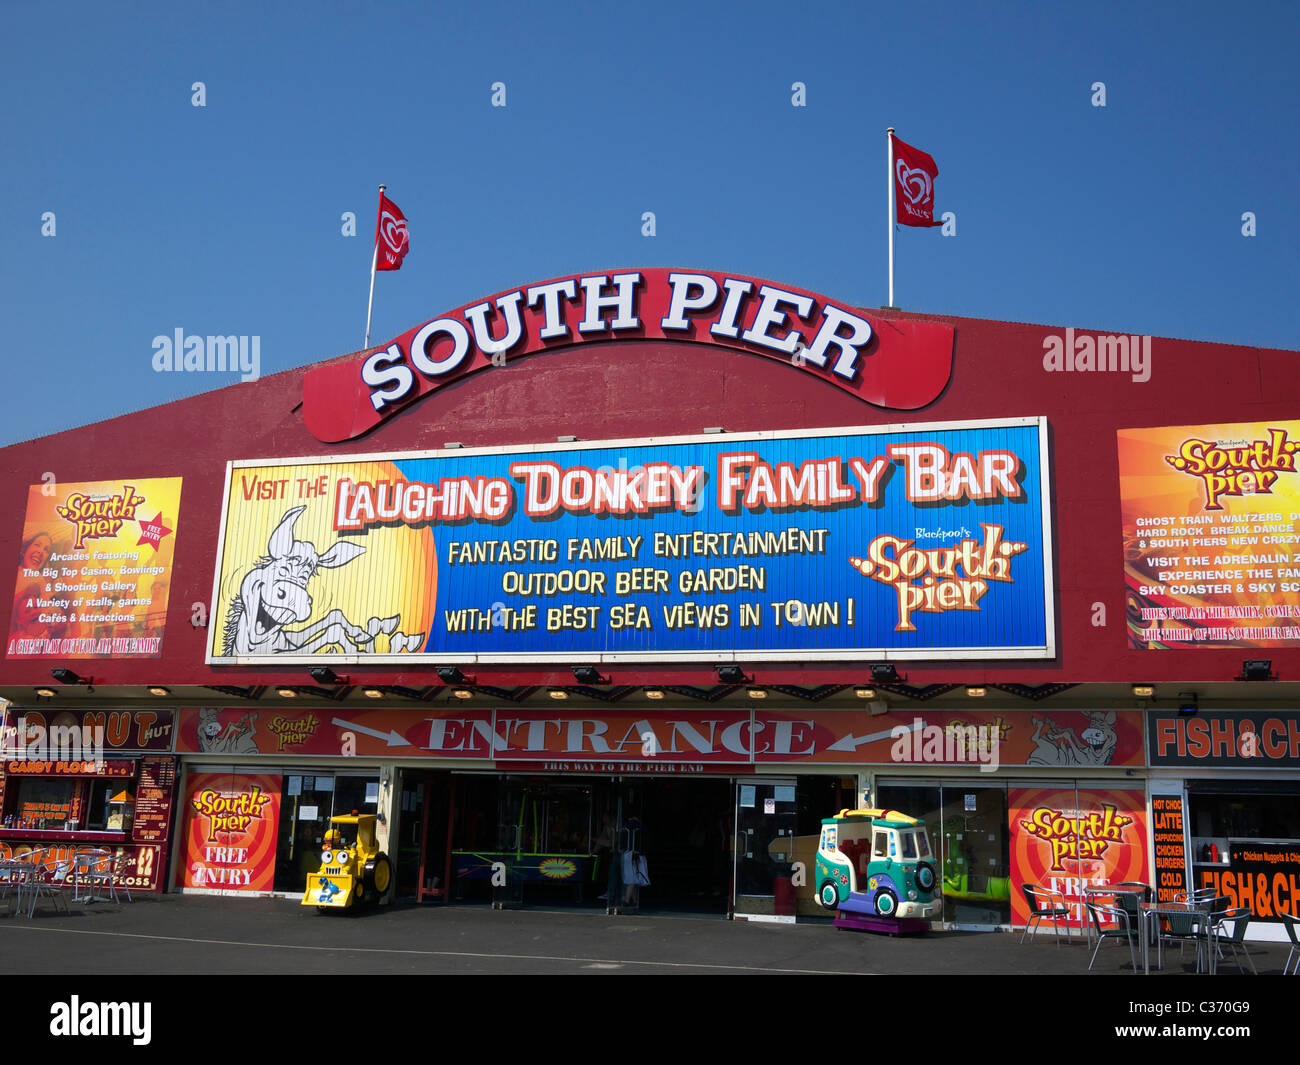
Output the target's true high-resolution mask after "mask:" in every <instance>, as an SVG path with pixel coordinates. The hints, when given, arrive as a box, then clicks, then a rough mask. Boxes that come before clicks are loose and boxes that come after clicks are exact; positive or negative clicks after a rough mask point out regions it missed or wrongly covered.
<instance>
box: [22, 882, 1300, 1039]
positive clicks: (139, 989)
mask: <svg viewBox="0 0 1300 1065" xmlns="http://www.w3.org/2000/svg"><path fill="white" fill-rule="evenodd" d="M0 914H3V915H2V916H0V973H4V974H7V979H5V980H4V982H3V985H2V986H3V992H4V993H3V995H0V1018H2V1019H3V1030H4V1036H5V1048H6V1051H14V1050H15V1049H16V1048H19V1047H31V1048H32V1049H33V1050H34V1051H35V1052H36V1053H48V1052H49V1051H51V1050H53V1051H54V1052H55V1054H56V1055H61V1056H66V1055H69V1054H71V1053H75V1052H76V1051H77V1050H78V1049H85V1050H91V1051H92V1052H97V1051H99V1050H101V1049H108V1046H109V1044H108V1043H107V1042H106V1041H104V1040H102V1039H99V1038H81V1039H73V1040H71V1041H70V1040H68V1039H66V1038H63V1037H62V1033H61V1032H56V1031H54V1029H55V1027H56V1026H57V1024H58V1023H60V1022H59V1020H58V1018H59V1017H61V1016H62V1017H68V1016H76V1015H78V1012H77V1011H81V1012H82V1014H84V1011H86V1010H87V1009H89V1010H90V1011H91V1016H92V1018H93V1016H94V1014H95V1011H96V1010H100V1009H101V1006H100V1004H102V1003H121V1004H123V1006H122V1008H129V1009H131V1010H133V1011H139V1012H140V1018H141V1025H142V1027H140V1028H139V1029H138V1030H139V1031H145V1030H146V1029H147V1031H148V1035H147V1038H148V1040H149V1045H147V1046H137V1045H134V1044H133V1043H132V1036H131V1035H125V1036H118V1037H116V1038H115V1039H114V1040H113V1042H115V1043H116V1044H118V1047H117V1049H114V1050H113V1051H112V1052H113V1053H114V1054H115V1055H116V1054H117V1053H118V1051H119V1050H120V1051H121V1052H123V1053H129V1054H130V1055H131V1056H132V1057H137V1056H139V1055H141V1054H145V1055H146V1056H147V1054H149V1053H153V1054H155V1055H157V1056H158V1057H159V1058H160V1059H161V1058H162V1057H163V1056H164V1055H165V1056H166V1059H167V1060H169V1061H175V1060H177V1059H178V1056H179V1057H182V1058H184V1059H189V1058H190V1057H193V1056H194V1053H195V1052H196V1051H198V1052H199V1056H200V1058H201V1059H204V1060H206V1057H207V1056H209V1055H210V1054H215V1053H216V1052H217V1048H218V1047H220V1048H223V1049H228V1050H233V1051H234V1053H235V1056H236V1057H238V1058H239V1059H240V1060H243V1059H244V1058H246V1057H248V1056H249V1054H250V1053H251V1054H252V1055H253V1056H254V1057H255V1058H264V1057H269V1056H271V1055H272V1054H278V1053H279V1051H280V1050H284V1051H286V1052H288V1053H291V1054H293V1055H294V1056H295V1057H301V1056H302V1053H303V1049H304V1047H312V1048H318V1047H319V1046H320V1045H321V1044H322V1039H325V1034H326V1033H327V1034H328V1039H326V1040H325V1041H326V1042H327V1043H332V1042H335V1041H337V1042H339V1043H340V1045H343V1046H348V1047H351V1046H353V1045H354V1043H355V1040H356V1039H358V1038H360V1039H361V1040H362V1043H364V1045H365V1047H366V1048H368V1050H367V1052H369V1050H371V1049H374V1047H380V1048H382V1047H392V1046H397V1045H404V1046H408V1048H409V1047H410V1046H413V1045H420V1046H423V1045H425V1044H427V1045H428V1047H429V1048H430V1053H433V1052H434V1049H433V1048H435V1047H437V1046H441V1045H443V1044H444V1043H445V1042H446V1037H447V1036H448V1035H449V1034H450V1033H452V1032H456V1033H459V1034H458V1035H457V1037H456V1040H453V1041H452V1043H451V1044H447V1045H448V1046H449V1047H450V1049H453V1050H456V1046H455V1043H456V1041H460V1042H462V1043H463V1041H464V1040H465V1039H466V1038H467V1035H466V1034H464V1033H469V1034H470V1035H472V1042H473V1045H475V1046H482V1047H486V1048H488V1049H489V1050H490V1049H492V1048H497V1049H500V1048H506V1052H513V1050H512V1049H511V1048H516V1047H517V1045H524V1046H526V1047H527V1048H530V1049H533V1050H547V1051H548V1052H549V1051H553V1050H554V1048H555V1047H556V1046H557V1045H567V1044H573V1045H579V1042H578V1041H579V1040H581V1041H584V1042H588V1041H590V1039H591V1037H593V1036H594V1037H595V1038H596V1039H597V1040H599V1041H604V1042H608V1041H609V1037H611V1036H612V1037H615V1038H617V1036H619V1035H622V1036H624V1037H625V1038H624V1042H625V1043H626V1042H627V1039H626V1037H627V1036H629V1035H631V1036H635V1037H644V1040H645V1041H646V1045H647V1047H651V1046H653V1047H656V1048H660V1049H664V1050H670V1048H672V1047H682V1048H684V1046H685V1045H686V1044H685V1043H684V1042H683V1041H686V1040H689V1045H690V1046H691V1048H692V1050H691V1053H692V1054H693V1055H694V1056H698V1055H699V1054H701V1053H703V1052H704V1051H705V1050H706V1049H707V1048H709V1047H712V1046H716V1047H717V1048H718V1049H719V1050H720V1051H722V1052H723V1053H731V1054H734V1053H736V1052H737V1051H738V1050H740V1051H741V1052H743V1051H744V1050H745V1049H746V1048H748V1047H753V1048H755V1052H756V1053H761V1054H770V1053H779V1054H781V1055H786V1054H788V1051H787V1050H786V1048H785V1046H784V1045H781V1046H780V1049H779V1050H777V1044H775V1043H773V1042H772V1033H773V1032H775V1031H781V1032H783V1033H787V1034H788V1036H789V1039H787V1040H786V1042H790V1041H791V1040H793V1044H794V1045H795V1046H796V1047H798V1046H802V1045H803V1044H804V1043H806V1042H807V1039H806V1032H805V1029H806V1027H807V1022H808V1021H811V1020H814V1019H821V1018H822V1017H824V1016H825V1012H826V1010H825V1007H826V1006H827V1004H830V1003H838V1002H841V1001H843V1002H847V1003H850V1004H851V1005H850V1006H849V1007H848V1008H849V1010H850V1011H851V1012H850V1013H848V1014H845V1015H844V1017H843V1018H842V1019H843V1021H844V1023H850V1022H852V1021H854V1019H855V1018H856V1019H857V1021H859V1022H862V1023H865V1021H864V1020H863V1018H868V1017H869V1010H865V1007H864V1006H863V1003H865V1002H869V1001H874V1000H876V999H877V998H879V999H881V1000H883V1001H888V1002H893V1003H897V1004H900V1005H902V1006H906V1005H907V1004H909V1003H911V1004H914V1005H918V1006H921V1007H923V1008H922V1010H921V1012H920V1013H919V1014H917V1013H915V1011H913V1014H911V1015H908V1014H900V1015H899V1016H905V1015H906V1016H909V1017H917V1018H928V1019H930V1020H938V1021H940V1022H941V1024H943V1023H945V1019H946V1018H948V1017H950V1016H951V1017H952V1025H951V1027H950V1028H948V1027H939V1028H934V1027H933V1026H931V1027H929V1028H927V1027H926V1024H927V1023H928V1021H927V1020H925V1019H922V1021H921V1025H920V1027H915V1026H910V1027H909V1026H902V1027H897V1026H889V1025H885V1026H880V1028H879V1030H877V1028H876V1027H875V1026H873V1027H872V1046H873V1047H874V1048H875V1050H876V1051H877V1052H879V1051H881V1050H882V1049H884V1048H886V1047H887V1046H891V1045H892V1046H894V1047H896V1048H897V1049H899V1050H901V1051H904V1052H906V1053H913V1052H915V1051H916V1048H917V1046H918V1045H923V1046H930V1047H934V1046H936V1045H942V1044H944V1043H945V1041H946V1040H948V1039H949V1038H950V1037H956V1038H958V1039H959V1040H963V1039H964V1040H967V1041H972V1040H973V1041H974V1042H973V1043H971V1045H979V1043H980V1040H982V1039H983V1038H984V1033H987V1032H997V1033H1012V1034H1013V1035H1014V1037H1015V1040H1016V1041H1017V1045H1025V1046H1030V1045H1033V1046H1051V1047H1054V1048H1059V1046H1061V1045H1062V1042H1061V1041H1062V1039H1063V1038H1066V1037H1067V1036H1068V1038H1069V1039H1071V1040H1076V1041H1079V1042H1080V1044H1081V1045H1087V1046H1090V1047H1095V1046H1097V1044H1098V1043H1102V1044H1107V1045H1113V1046H1116V1047H1119V1046H1126V1051H1127V1052H1128V1053H1130V1054H1132V1053H1148V1052H1155V1053H1157V1054H1159V1053H1178V1054H1183V1053H1185V1052H1186V1049H1188V1048H1187V1046H1186V1044H1187V1043H1188V1042H1193V1041H1194V1042H1208V1041H1210V1040H1211V1039H1213V1040H1214V1042H1215V1043H1216V1044H1218V1045H1217V1046H1215V1047H1214V1048H1213V1052H1215V1053H1218V1054H1222V1053H1225V1052H1226V1053H1231V1052H1232V1051H1233V1050H1235V1049H1237V1048H1235V1047H1231V1046H1224V1045H1223V1043H1225V1042H1227V1043H1234V1042H1236V1043H1240V1042H1241V1040H1242V1039H1246V1040H1247V1041H1249V1042H1260V1043H1269V1042H1276V1041H1278V1040H1285V1039H1290V1038H1291V1035H1290V1032H1291V1029H1292V1025H1291V1012H1290V1007H1289V999H1290V998H1292V997H1294V996H1293V993H1292V990H1291V989H1292V988H1293V987H1294V986H1295V985H1292V984H1289V983H1287V982H1285V981H1282V980H1279V979H1276V978H1270V977H1268V976H1267V975H1266V976H1264V977H1262V978H1261V979H1252V980H1246V979H1237V978H1235V976H1234V977H1228V978H1226V979H1217V980H1187V979H1178V977H1181V976H1185V975H1189V974H1191V973H1192V972H1193V970H1194V967H1195V964H1194V961H1195V959H1194V956H1193V954H1192V953H1191V952H1188V954H1187V956H1186V957H1185V958H1182V959H1180V958H1178V956H1177V955H1174V957H1173V958H1171V959H1170V961H1169V964H1168V965H1167V967H1166V969H1165V971H1164V972H1163V973H1153V974H1152V975H1151V976H1150V977H1149V978H1148V977H1143V976H1135V975H1134V974H1133V972H1132V970H1131V967H1130V965H1129V958H1128V951H1127V950H1126V949H1125V948H1123V947H1122V946H1117V945H1116V944H1113V943H1107V944H1106V945H1105V948H1104V949H1103V950H1102V952H1101V955H1100V957H1099V959H1098V962H1097V966H1096V968H1095V970H1094V975H1099V976H1105V975H1108V976H1109V977H1110V979H1093V980H1085V979H1083V977H1084V975H1085V974H1086V969H1087V965H1088V958H1089V955H1090V953H1091V952H1090V950H1089V948H1087V947H1086V946H1085V945H1084V944H1083V943H1082V941H1081V940H1079V939H1075V940H1074V941H1073V942H1071V943H1070V944H1069V945H1064V944H1063V945H1061V946H1059V947H1058V946H1056V945H1055V943H1054V940H1053V937H1052V936H1051V934H1050V933H1045V934H1043V935H1042V936H1040V937H1039V939H1038V941H1037V942H1030V943H1027V944H1024V945H1021V943H1020V942H1019V936H1017V935H1010V934H999V933H975V932H929V933H926V934H924V935H921V936H913V937H898V938H894V937H889V936H879V935H871V934H864V933H857V932H846V931H841V930H839V929H836V928H834V927H833V926H832V925H831V923H830V922H829V921H828V920H827V921H817V922H808V923H801V924H797V925H773V924H762V923H747V922H734V921H725V920H721V919H718V918H708V917H684V916H677V915H655V914H641V915H637V916H624V917H606V916H604V915H603V914H600V913H593V912H585V913H584V912H574V911H567V912H557V911H541V910H516V911H511V910H507V911H493V910H491V909H489V908H487V907H485V906H454V907H447V908H441V907H434V906H426V907H417V906H414V905H399V906H394V907H390V908H387V909H383V910H376V911H373V912H369V913H364V914H360V915H357V916H322V915H319V914H317V913H316V912H315V911H314V910H311V909H304V908H303V907H301V906H299V905H297V904H296V903H294V902H291V901H286V900H279V899H231V898H219V897H213V896H182V895H166V896H161V897H158V896H153V897H143V898H139V899H137V901H136V902H134V903H130V904H128V903H122V904H111V903H95V904H93V905H90V906H85V905H81V906H78V905H73V906H72V908H71V912H69V913H66V914H65V913H62V912H57V913H56V912H55V911H54V910H53V909H51V908H50V906H49V905H48V904H47V905H46V906H45V907H44V908H43V909H41V910H38V912H37V914H36V916H35V918H33V919H30V920H29V919H28V918H26V917H14V916H10V915H9V914H8V913H7V907H6V906H5V905H4V904H3V903H0ZM1250 950H1251V955H1252V957H1253V958H1254V961H1255V964H1256V966H1257V967H1258V968H1259V970H1260V972H1261V973H1264V974H1268V973H1278V972H1279V971H1280V970H1281V967H1282V965H1283V963H1284V961H1285V958H1286V954H1287V952H1286V950H1285V949H1284V948H1282V947H1280V946H1276V945H1268V946H1261V945H1253V946H1252V947H1251V948H1250ZM1139 964H1140V959H1139ZM1232 971H1234V970H1233V969H1232V967H1231V965H1230V964H1229V965H1228V967H1227V969H1226V970H1225V972H1232ZM804 974H817V975H826V976H844V975H863V976H868V977H870V976H871V975H874V976H875V977H876V978H875V979H874V980H870V982H869V983H862V982H855V983H854V984H853V985H848V984H844V983H842V982H840V983H827V982H825V981H808V980H799V981H797V982H796V981H793V980H789V979H787V980H786V981H784V982H783V983H782V986H780V987H777V988H775V989H772V990H769V989H768V987H766V986H765V987H764V989H763V991H761V992H759V993H758V994H757V995H755V994H753V993H751V992H750V990H749V988H748V987H746V986H743V985H739V984H735V983H734V982H731V983H728V984H727V985H725V986H724V985H720V984H718V983H711V984H709V985H700V984H699V983H698V982H696V983H692V984H687V985H682V986H683V987H684V988H685V989H686V990H687V993H686V994H681V993H677V994H674V993H672V992H668V993H667V994H665V993H663V991H662V990H659V989H654V990H651V991H649V992H648V993H647V992H646V991H645V990H644V987H645V985H644V984H642V985H641V986H640V987H638V986H637V985H636V984H635V983H633V984H629V983H627V982H626V981H622V980H619V981H602V982H595V983H593V982H590V981H584V982H583V984H582V989H581V990H580V991H578V992H576V993H575V992H573V991H571V990H569V989H568V988H566V987H563V986H561V985H559V984H556V983H555V982H554V981H550V982H547V983H540V982H536V981H531V982H528V983H519V984H508V983H502V982H501V979H500V978H501V977H506V978H508V977H509V976H521V975H547V976H562V975H598V976H614V975H673V976H683V975H685V976H698V975H706V976H737V975H768V976H787V977H791V976H798V975H804ZM384 975H387V976H390V977H391V976H405V977H408V979H404V980H393V979H387V980H385V979H382V976H384ZM471 975H492V976H496V977H498V979H497V980H494V981H492V982H484V981H465V980H463V979H461V980H454V981H451V980H445V979H444V980H437V981H436V982H433V981H430V980H429V979H427V977H429V976H434V977H437V976H459V977H464V976H471ZM412 976H416V977H419V976H424V977H426V979H409V977H412ZM33 977H35V979H33ZM41 977H46V978H44V979H42V978H41ZM49 977H57V978H49ZM376 977H380V978H376ZM900 977H902V979H900ZM1044 977H1052V978H1054V979H1051V980H1048V981H1045V980H1043V979H1042V978H1044ZM909 978H910V979H909ZM765 983H767V982H765ZM664 986H665V985H661V987H664ZM697 987H700V988H703V990H702V991H696V990H695V989H696V988H697ZM674 990H676V989H675V988H674ZM656 991H658V992H659V993H656ZM768 1003H771V1005H768ZM105 1008H110V1007H105ZM111 1008H118V1007H111ZM146 1010H147V1011H148V1014H147V1015H146V1014H145V1013H144V1011H146ZM949 1010H955V1011H956V1012H952V1013H950V1012H949ZM1226 1011H1231V1012H1226ZM101 1016H105V1017H107V1014H106V1013H101ZM837 1016H838V1015H837ZM135 1017H136V1015H135V1014H134V1013H133V1014H132V1018H133V1020H134V1019H135ZM719 1018H720V1019H721V1023H717V1019H719ZM706 1019H707V1020H714V1021H715V1023H714V1024H712V1025H710V1024H707V1023H705V1022H706ZM829 1019H830V1020H831V1023H832V1027H834V1026H835V1025H838V1024H839V1023H840V1019H837V1017H831V1018H829ZM773 1021H775V1022H776V1023H775V1025H773V1023H772V1022H773ZM104 1023H107V1021H105V1022H104ZM1146 1025H1153V1026H1155V1027H1152V1028H1150V1029H1147V1030H1144V1031H1141V1032H1138V1031H1135V1030H1133V1029H1131V1028H1130V1027H1129V1026H1146ZM1201 1025H1207V1026H1212V1027H1206V1028H1205V1029H1204V1030H1202V1028H1201V1027H1199V1026H1201ZM1192 1026H1197V1027H1192ZM1238 1026H1245V1027H1244V1029H1243V1028H1242V1027H1238ZM134 1030H136V1029H133V1031H134ZM85 1031H86V1030H85V1029H84V1028H83V1029H82V1030H81V1034H82V1035H83V1036H84V1035H85ZM358 1033H360V1035H358ZM891 1033H892V1034H891ZM602 1037H604V1038H603V1039H602ZM936 1037H937V1039H938V1043H936V1042H935V1038H936ZM996 1038H997V1039H1002V1038H1003V1036H1002V1035H998V1036H997V1037H996ZM1170 1038H1173V1039H1174V1040H1175V1042H1174V1044H1173V1045H1170V1044H1169V1043H1168V1040H1169V1039H1170ZM413 1039H415V1040H417V1041H416V1043H412V1042H411V1041H412V1040H413ZM520 1039H523V1043H522V1044H520ZM376 1040H378V1042H376ZM394 1040H395V1041H396V1042H394ZM882 1040H883V1042H882ZM918 1040H919V1041H920V1042H919V1043H918ZM355 1045H358V1046H360V1045H361V1044H360V1043H356V1044H355ZM952 1045H964V1044H960V1043H957V1044H952ZM997 1045H999V1046H1001V1047H1003V1049H1005V1048H1006V1046H1007V1044H1006V1043H998V1044H997ZM1241 1049H1243V1050H1244V1049H1245V1048H1244V1047H1242V1048H1241ZM457 1052H459V1051H457ZM476 1052H477V1051H476ZM483 1052H484V1053H486V1052H488V1050H484V1051H483ZM492 1052H496V1051H495V1050H493V1051H492ZM678 1052H680V1051H678ZM796 1052H797V1051H796Z"/></svg>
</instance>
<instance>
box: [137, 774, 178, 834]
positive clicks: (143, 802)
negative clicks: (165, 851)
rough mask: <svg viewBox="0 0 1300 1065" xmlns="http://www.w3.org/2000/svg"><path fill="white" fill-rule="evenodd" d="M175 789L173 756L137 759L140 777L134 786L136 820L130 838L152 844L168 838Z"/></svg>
mask: <svg viewBox="0 0 1300 1065" xmlns="http://www.w3.org/2000/svg"><path fill="white" fill-rule="evenodd" d="M175 791H176V759H175V758H170V757H163V758H142V759H141V760H140V777H139V779H138V780H137V781H136V788H135V822H134V823H133V824H132V826H131V838H132V839H133V840H135V841H136V842H137V843H155V842H162V841H164V840H166V839H167V826H168V824H169V823H170V822H171V817H172V799H173V796H174V794H175Z"/></svg>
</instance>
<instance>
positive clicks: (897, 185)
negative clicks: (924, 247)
mask: <svg viewBox="0 0 1300 1065" xmlns="http://www.w3.org/2000/svg"><path fill="white" fill-rule="evenodd" d="M890 137H891V138H892V140H893V144H894V199H895V200H896V201H897V203H898V223H899V225H904V226H922V227H927V226H937V225H942V224H943V223H941V222H936V221H935V220H934V179H935V178H937V177H938V176H939V167H938V166H937V165H936V164H935V161H934V160H933V159H932V158H930V156H928V155H926V153H925V152H923V151H921V150H920V149H919V148H913V147H912V146H911V145H910V144H905V143H904V142H903V141H901V140H899V139H898V138H897V137H895V136H894V135H893V134H890Z"/></svg>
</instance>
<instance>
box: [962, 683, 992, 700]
mask: <svg viewBox="0 0 1300 1065" xmlns="http://www.w3.org/2000/svg"><path fill="white" fill-rule="evenodd" d="M966 694H967V695H969V696H970V697H971V698H972V699H983V698H984V696H985V695H987V694H988V693H987V692H986V691H985V689H983V688H981V687H980V686H979V685H978V684H972V685H971V686H970V687H968V688H967V689H966Z"/></svg>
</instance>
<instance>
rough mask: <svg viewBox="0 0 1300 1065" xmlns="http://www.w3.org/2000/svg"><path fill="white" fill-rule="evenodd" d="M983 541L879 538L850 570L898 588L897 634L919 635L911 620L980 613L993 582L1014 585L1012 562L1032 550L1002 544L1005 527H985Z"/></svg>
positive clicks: (1022, 545) (1008, 542) (1010, 542)
mask: <svg viewBox="0 0 1300 1065" xmlns="http://www.w3.org/2000/svg"><path fill="white" fill-rule="evenodd" d="M980 528H982V529H983V530H984V536H983V539H981V540H976V539H974V538H971V537H967V538H965V539H962V540H959V541H958V542H957V543H955V544H953V545H952V546H951V547H925V548H919V547H916V546H915V544H916V541H915V540H905V539H902V538H901V537H898V536H890V535H884V536H877V537H876V538H875V539H874V540H872V541H871V543H870V544H868V545H867V557H866V558H850V559H849V565H851V566H852V567H853V568H854V569H856V570H857V571H858V572H859V573H861V574H862V575H863V576H864V577H870V578H871V579H872V580H874V581H879V582H880V583H881V584H887V585H889V586H890V587H891V588H893V589H894V591H895V594H896V595H897V597H898V624H897V625H895V626H894V631H895V632H915V631H916V625H915V624H914V623H913V621H912V615H913V614H917V613H921V614H943V613H946V612H948V611H949V610H975V611H977V610H979V602H980V600H981V599H982V598H984V595H985V593H986V592H987V591H988V590H989V581H1002V582H1005V583H1012V582H1013V578H1012V576H1011V559H1012V557H1013V556H1015V555H1018V554H1020V552H1022V551H1024V550H1026V549H1027V548H1028V547H1029V545H1028V544H1026V543H1018V542H1016V541H1014V540H1003V539H1002V535H1003V532H1004V531H1005V530H1004V529H1003V527H1002V526H1001V525H981V526H980Z"/></svg>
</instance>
